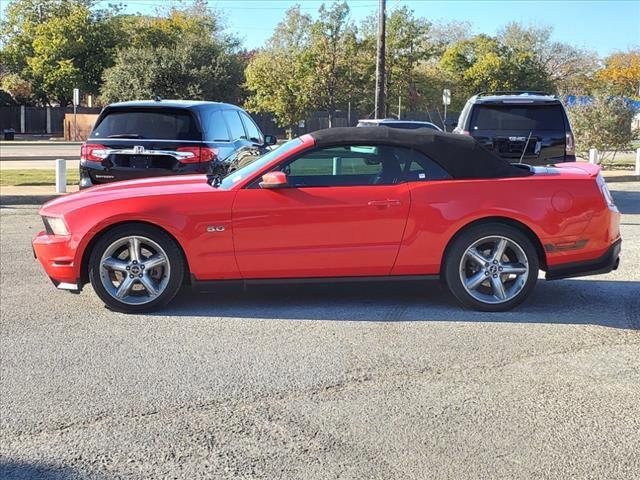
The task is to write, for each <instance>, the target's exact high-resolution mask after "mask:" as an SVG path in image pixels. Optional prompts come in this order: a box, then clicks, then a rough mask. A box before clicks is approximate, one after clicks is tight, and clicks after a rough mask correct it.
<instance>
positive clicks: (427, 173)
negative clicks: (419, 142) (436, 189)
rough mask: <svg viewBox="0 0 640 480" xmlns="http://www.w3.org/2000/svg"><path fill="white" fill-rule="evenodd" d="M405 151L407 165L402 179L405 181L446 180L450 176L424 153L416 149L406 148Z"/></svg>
mask: <svg viewBox="0 0 640 480" xmlns="http://www.w3.org/2000/svg"><path fill="white" fill-rule="evenodd" d="M407 151H408V153H407V156H406V159H407V162H409V165H408V168H406V169H405V171H404V172H405V173H404V180H406V181H407V182H424V181H427V180H446V179H449V178H451V175H449V174H448V173H447V171H446V170H445V169H444V168H442V167H441V166H440V165H439V164H437V163H436V162H434V161H433V160H431V159H430V158H429V157H427V156H426V155H424V154H422V153H420V152H418V151H416V150H409V149H407Z"/></svg>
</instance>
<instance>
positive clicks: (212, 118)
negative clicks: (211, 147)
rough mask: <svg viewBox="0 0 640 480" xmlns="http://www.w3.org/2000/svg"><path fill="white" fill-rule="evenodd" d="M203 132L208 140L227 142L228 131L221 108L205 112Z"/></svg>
mask: <svg viewBox="0 0 640 480" xmlns="http://www.w3.org/2000/svg"><path fill="white" fill-rule="evenodd" d="M205 118H206V121H205V125H204V134H205V137H206V140H207V141H209V142H228V141H229V140H230V139H229V131H228V130H227V124H226V123H225V121H224V118H223V116H222V111H221V110H213V111H210V112H208V113H206V114H205Z"/></svg>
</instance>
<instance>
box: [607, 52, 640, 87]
mask: <svg viewBox="0 0 640 480" xmlns="http://www.w3.org/2000/svg"><path fill="white" fill-rule="evenodd" d="M596 80H597V82H598V84H599V85H598V86H599V88H600V89H601V90H602V91H603V92H606V93H608V94H610V95H622V96H624V97H627V98H636V99H640V49H635V50H629V51H628V52H619V53H614V54H612V55H609V56H608V57H607V58H606V59H605V60H604V68H602V69H601V70H599V71H598V72H597V73H596Z"/></svg>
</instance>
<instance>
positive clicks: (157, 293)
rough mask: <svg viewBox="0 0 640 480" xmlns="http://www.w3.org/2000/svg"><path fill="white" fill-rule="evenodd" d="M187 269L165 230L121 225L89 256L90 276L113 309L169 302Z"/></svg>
mask: <svg viewBox="0 0 640 480" xmlns="http://www.w3.org/2000/svg"><path fill="white" fill-rule="evenodd" d="M184 272H185V264H184V259H183V257H182V252H181V251H180V248H179V247H178V245H177V244H176V242H175V240H173V238H171V237H170V236H169V235H168V234H167V233H166V232H164V231H162V230H160V229H158V228H155V227H152V226H150V225H141V224H140V225H122V226H119V227H115V228H114V229H112V230H110V231H108V232H107V233H106V234H105V235H103V236H102V237H101V238H100V239H99V240H98V242H97V243H96V245H95V247H94V248H93V251H92V252H91V257H90V259H89V279H90V281H91V285H92V286H93V289H94V290H95V292H96V294H97V295H98V296H99V297H100V299H101V300H102V301H103V302H104V303H105V304H106V305H107V307H109V308H110V309H111V310H115V311H118V312H124V313H137V312H146V311H150V310H154V309H157V308H160V307H162V306H164V305H166V304H167V303H169V302H170V301H171V300H172V299H173V298H174V297H175V296H176V294H177V293H178V291H179V290H180V287H181V285H182V280H183V277H184Z"/></svg>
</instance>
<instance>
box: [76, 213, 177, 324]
mask: <svg viewBox="0 0 640 480" xmlns="http://www.w3.org/2000/svg"><path fill="white" fill-rule="evenodd" d="M130 236H136V237H144V238H147V239H149V240H152V241H153V242H155V243H156V244H158V245H159V246H160V247H161V248H162V250H164V253H165V255H166V258H167V261H168V267H169V268H168V272H169V273H168V274H167V276H166V278H167V280H166V286H165V287H164V290H162V292H161V293H159V294H158V295H157V297H155V298H154V299H153V300H151V301H148V302H147V303H143V304H135V305H134V304H130V303H126V302H123V301H120V300H118V299H117V298H115V297H114V296H113V295H112V294H111V293H110V292H109V291H107V289H106V288H105V286H104V285H103V282H102V278H101V269H100V261H101V258H102V256H103V254H104V253H105V252H106V251H107V249H108V248H109V246H110V245H113V244H114V242H118V241H119V240H120V239H123V238H126V237H130ZM88 267H89V280H90V282H91V286H92V287H93V289H94V291H95V292H96V294H97V295H98V297H100V299H101V300H102V301H103V302H104V303H105V305H106V306H107V307H108V308H109V309H111V310H114V311H116V312H122V313H141V312H149V311H153V310H157V309H159V308H161V307H163V306H165V305H167V304H168V303H169V302H170V301H171V300H173V298H174V297H175V296H176V295H177V294H178V292H179V291H180V288H181V286H182V283H183V279H184V275H185V271H186V268H185V267H186V266H185V260H184V257H183V254H182V251H181V250H180V247H179V246H178V244H177V243H176V241H175V240H174V239H173V238H172V237H171V236H170V235H169V234H167V233H166V232H165V231H163V230H161V229H159V228H156V227H154V226H151V225H147V224H142V223H131V224H124V225H121V226H117V227H114V228H112V229H111V230H108V231H107V232H106V233H104V234H103V235H102V236H101V237H100V238H99V239H98V241H97V243H96V244H95V245H94V247H93V250H92V251H91V256H90V257H89V265H88Z"/></svg>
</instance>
